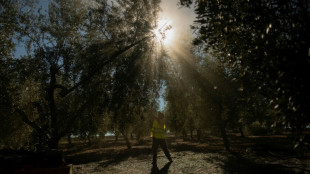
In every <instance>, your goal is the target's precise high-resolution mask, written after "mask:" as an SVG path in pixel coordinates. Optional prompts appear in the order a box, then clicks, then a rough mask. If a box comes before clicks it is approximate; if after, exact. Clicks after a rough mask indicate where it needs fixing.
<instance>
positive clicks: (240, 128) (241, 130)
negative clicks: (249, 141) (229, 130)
mask: <svg viewBox="0 0 310 174" xmlns="http://www.w3.org/2000/svg"><path fill="white" fill-rule="evenodd" d="M239 131H240V134H241V137H242V138H244V137H245V136H244V132H243V129H242V126H240V127H239Z"/></svg>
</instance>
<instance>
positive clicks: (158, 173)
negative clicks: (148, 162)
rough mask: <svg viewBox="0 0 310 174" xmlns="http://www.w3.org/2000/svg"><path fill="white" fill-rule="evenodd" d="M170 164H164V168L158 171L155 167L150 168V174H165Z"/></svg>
mask: <svg viewBox="0 0 310 174" xmlns="http://www.w3.org/2000/svg"><path fill="white" fill-rule="evenodd" d="M171 163H172V162H168V163H167V164H165V166H164V167H163V168H161V169H160V170H159V169H158V168H157V166H156V167H152V169H151V174H167V173H168V171H169V168H170V165H171Z"/></svg>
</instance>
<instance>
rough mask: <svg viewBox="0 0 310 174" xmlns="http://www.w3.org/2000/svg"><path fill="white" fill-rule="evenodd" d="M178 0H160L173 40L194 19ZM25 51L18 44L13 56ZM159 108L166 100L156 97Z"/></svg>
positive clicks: (41, 2) (187, 28)
mask: <svg viewBox="0 0 310 174" xmlns="http://www.w3.org/2000/svg"><path fill="white" fill-rule="evenodd" d="M48 2H49V1H48V0H41V1H39V3H40V5H42V6H43V10H44V11H45V10H47V4H48ZM178 2H179V0H162V2H161V9H162V11H161V13H160V18H161V19H164V20H167V21H169V25H171V26H172V30H173V37H174V38H173V40H174V42H176V40H177V39H178V36H180V35H182V34H184V33H186V32H191V30H190V25H192V24H193V21H194V20H195V14H194V10H193V8H186V7H180V6H179V5H178ZM25 54H26V51H25V49H24V48H23V45H21V44H19V45H17V47H16V52H15V56H16V57H19V56H21V55H25ZM164 93H165V88H163V89H162V90H161V91H160V94H161V96H162V95H163V94H164ZM158 102H159V110H161V111H162V110H164V108H165V104H166V102H165V101H164V98H163V97H160V98H159V99H158Z"/></svg>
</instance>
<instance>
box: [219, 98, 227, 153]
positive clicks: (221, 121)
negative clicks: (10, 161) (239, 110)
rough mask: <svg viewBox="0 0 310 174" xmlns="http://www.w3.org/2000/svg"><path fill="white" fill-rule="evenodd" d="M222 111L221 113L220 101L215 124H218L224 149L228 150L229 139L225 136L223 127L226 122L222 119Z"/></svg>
mask: <svg viewBox="0 0 310 174" xmlns="http://www.w3.org/2000/svg"><path fill="white" fill-rule="evenodd" d="M222 113H223V107H222V103H221V102H219V104H218V116H217V124H218V126H219V129H220V131H221V136H222V138H223V143H224V146H225V149H226V150H227V151H230V143H229V140H228V138H227V134H226V129H225V127H226V124H225V122H224V121H223V119H222Z"/></svg>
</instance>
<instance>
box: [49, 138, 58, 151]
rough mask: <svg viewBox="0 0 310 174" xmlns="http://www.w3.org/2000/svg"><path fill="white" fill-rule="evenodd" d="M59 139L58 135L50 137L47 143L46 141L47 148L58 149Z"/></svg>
mask: <svg viewBox="0 0 310 174" xmlns="http://www.w3.org/2000/svg"><path fill="white" fill-rule="evenodd" d="M59 141H60V137H58V136H54V137H52V138H51V139H50V140H49V141H48V143H47V146H48V148H49V149H58V144H59Z"/></svg>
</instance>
